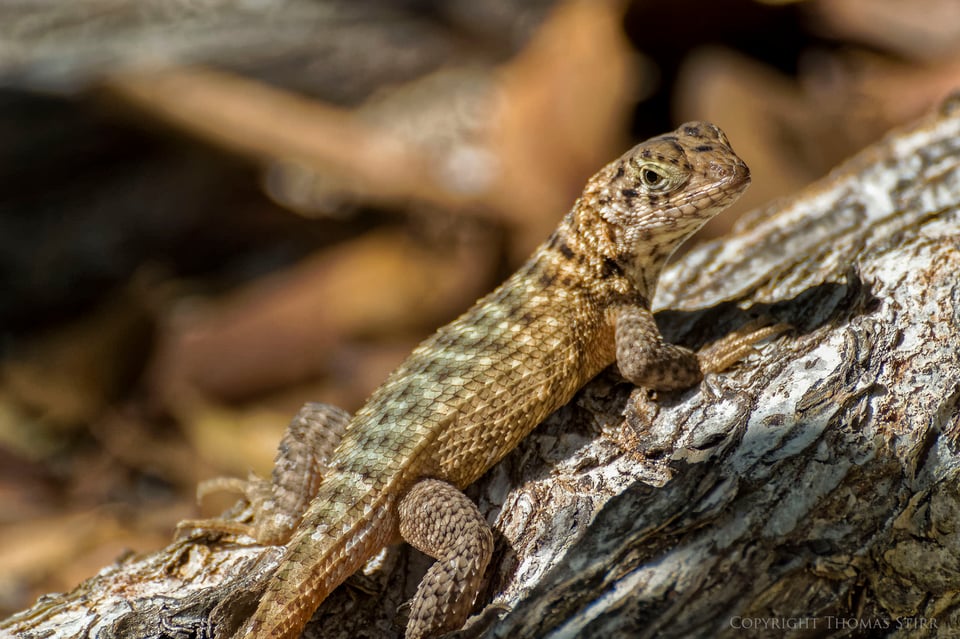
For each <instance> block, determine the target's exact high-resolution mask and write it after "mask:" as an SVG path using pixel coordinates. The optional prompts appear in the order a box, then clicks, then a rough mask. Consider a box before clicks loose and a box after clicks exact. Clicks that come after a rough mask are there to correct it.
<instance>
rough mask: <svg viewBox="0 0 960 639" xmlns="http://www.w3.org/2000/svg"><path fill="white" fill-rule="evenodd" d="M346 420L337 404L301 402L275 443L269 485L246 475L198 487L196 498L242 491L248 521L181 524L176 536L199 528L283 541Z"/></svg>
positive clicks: (307, 500) (303, 508)
mask: <svg viewBox="0 0 960 639" xmlns="http://www.w3.org/2000/svg"><path fill="white" fill-rule="evenodd" d="M349 420H350V415H349V413H347V412H346V411H344V410H342V409H340V408H337V407H336V406H331V405H329V404H321V403H317V402H310V403H307V404H304V406H303V407H302V408H301V409H300V411H299V412H298V413H297V414H296V416H295V417H294V418H293V419H292V420H291V421H290V425H289V426H287V430H286V432H285V433H284V435H283V437H282V438H281V440H280V445H279V446H278V449H277V457H276V460H275V462H274V465H273V474H272V476H271V480H270V481H267V480H265V479H263V478H261V477H258V476H256V475H254V474H252V473H251V476H250V477H249V479H247V480H246V481H244V480H241V479H238V478H231V477H218V478H215V479H210V480H207V481H205V482H202V483H201V484H200V485H199V486H198V487H197V498H198V499H203V497H204V496H205V495H208V494H210V493H211V492H214V491H217V490H229V491H233V492H239V493H241V494H242V495H243V496H244V497H245V498H246V500H247V501H248V502H249V504H250V508H251V510H252V512H253V517H252V518H253V522H252V523H251V524H247V523H242V522H238V521H233V520H229V519H200V520H186V521H182V522H180V523H179V524H178V525H177V532H178V535H179V534H180V533H181V532H183V531H185V530H190V529H201V530H209V531H214V532H225V533H230V534H243V535H250V536H251V537H254V538H256V540H257V541H258V542H260V543H262V544H271V545H278V544H283V543H285V542H286V541H288V540H289V539H290V536H291V535H292V534H293V531H294V529H295V528H296V527H297V525H298V524H299V523H300V520H301V518H302V517H303V513H304V512H305V511H306V509H307V506H308V505H309V504H310V501H311V500H312V499H313V497H314V496H315V495H316V494H317V490H318V489H319V487H320V483H321V481H322V480H323V475H324V473H325V471H326V469H327V464H328V462H329V460H330V456H331V455H332V454H333V449H334V448H336V446H337V444H338V443H339V442H340V438H341V437H342V436H343V431H344V429H345V428H346V426H347V423H348V422H349Z"/></svg>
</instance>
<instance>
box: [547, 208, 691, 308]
mask: <svg viewBox="0 0 960 639" xmlns="http://www.w3.org/2000/svg"><path fill="white" fill-rule="evenodd" d="M644 248H647V249H649V250H646V251H645V252H644V254H642V255H641V254H638V253H637V251H636V249H629V250H628V249H626V248H625V247H624V246H623V244H622V242H619V241H618V239H617V237H616V236H615V234H614V232H613V230H612V229H611V227H610V225H609V224H607V223H606V222H605V220H604V219H603V217H602V215H601V213H600V211H598V210H597V209H596V208H595V207H593V206H590V205H589V204H588V203H587V202H586V201H585V200H584V199H583V198H581V199H580V200H577V202H576V203H575V204H574V206H573V208H572V209H571V210H570V212H569V213H567V215H566V216H564V218H563V220H562V221H561V223H560V225H559V226H558V228H557V230H556V231H554V233H553V235H551V236H550V238H549V239H548V240H547V242H546V243H545V244H544V245H543V246H542V247H541V249H540V251H538V253H537V256H536V258H535V261H534V267H535V268H540V269H542V270H544V271H546V272H549V273H553V274H555V275H556V280H557V282H559V283H560V284H561V285H565V286H581V287H585V288H588V289H589V291H590V293H591V296H593V297H595V298H596V299H597V301H598V302H599V303H601V304H602V305H604V306H606V305H616V304H618V303H629V304H640V305H641V306H643V307H645V308H649V306H650V304H649V302H650V299H651V298H652V297H653V294H654V293H655V292H656V287H657V281H658V280H659V278H660V271H661V270H662V269H663V266H664V264H665V263H666V261H667V259H668V258H669V257H670V252H672V251H670V252H666V251H665V250H663V248H662V245H653V244H651V245H650V246H649V247H647V246H645V247H644Z"/></svg>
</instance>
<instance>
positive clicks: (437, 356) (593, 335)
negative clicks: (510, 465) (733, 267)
mask: <svg viewBox="0 0 960 639" xmlns="http://www.w3.org/2000/svg"><path fill="white" fill-rule="evenodd" d="M749 183H750V171H749V169H748V168H747V165H746V164H745V163H744V162H743V161H742V160H741V159H740V158H739V157H738V156H737V155H736V154H735V153H734V151H733V149H732V148H731V146H730V143H729V141H728V140H727V138H726V136H725V135H724V133H723V132H722V131H721V130H720V129H719V128H718V127H716V126H715V125H713V124H710V123H707V122H689V123H686V124H683V125H682V126H680V127H679V128H678V129H676V130H675V131H673V132H671V133H667V134H663V135H660V136H658V137H654V138H651V139H649V140H647V141H646V142H642V143H640V144H638V145H637V146H635V147H633V148H632V149H630V150H629V151H627V152H626V153H625V154H624V155H622V156H621V157H620V158H618V159H616V160H614V161H613V162H611V163H609V164H607V165H606V166H605V167H603V168H602V169H601V170H600V171H599V172H598V173H597V174H596V175H594V176H593V177H592V178H590V180H588V182H587V184H586V186H585V188H584V190H583V193H582V195H581V196H580V197H579V198H578V199H577V200H576V202H575V203H574V205H573V207H572V209H571V210H570V211H569V212H568V213H567V214H566V215H565V216H564V218H563V219H562V221H561V222H560V224H559V227H558V228H557V229H556V230H555V231H554V233H553V234H552V235H551V236H550V237H549V239H548V240H547V241H546V242H544V243H543V244H542V245H541V246H540V247H538V248H537V249H536V251H535V252H534V253H533V255H532V257H531V258H530V259H529V260H528V261H527V262H526V263H525V264H524V265H523V266H522V267H521V268H520V269H519V270H518V271H517V272H516V273H514V274H513V275H512V276H511V277H510V278H509V279H507V280H506V281H505V282H504V283H503V284H502V285H501V286H500V287H499V288H497V289H496V290H495V291H493V292H492V293H490V294H488V295H487V296H485V297H483V298H482V299H480V300H479V301H478V302H477V303H476V304H475V305H474V306H473V307H472V308H470V309H469V310H468V311H466V312H465V313H464V314H463V315H461V316H460V317H459V318H458V319H456V320H455V321H453V322H451V323H450V324H447V325H446V326H444V327H442V328H440V329H439V330H437V332H436V333H435V334H433V336H431V337H429V338H428V339H426V340H425V341H424V342H423V343H421V344H420V345H419V346H418V347H417V348H416V349H415V350H414V351H413V353H412V354H411V355H410V356H409V357H408V358H407V359H406V360H405V361H404V362H403V363H402V364H400V366H399V367H398V368H397V369H396V370H395V371H393V373H391V374H390V375H389V377H388V378H387V380H386V381H385V382H384V383H383V384H382V385H381V386H380V387H379V388H377V389H376V390H375V391H374V392H373V394H372V395H371V396H370V397H369V399H368V400H367V402H366V403H365V404H364V405H363V406H362V407H361V408H360V409H359V410H358V411H357V412H356V414H354V415H353V416H352V417H351V416H349V415H348V414H347V413H346V412H345V411H342V410H340V409H337V408H334V407H330V406H326V405H323V404H308V405H307V406H306V407H305V408H304V409H303V410H302V411H301V414H300V415H298V417H297V418H295V419H294V420H293V422H292V423H291V426H290V428H289V429H288V432H287V434H286V435H285V436H284V438H283V440H282V441H281V445H280V452H279V453H278V456H277V463H276V465H275V467H274V471H273V476H272V477H273V480H272V482H270V481H267V480H263V479H258V478H256V477H255V476H254V477H251V479H250V480H249V481H247V482H243V481H240V480H229V479H226V480H212V481H210V482H208V483H206V484H205V485H202V486H201V488H200V489H199V490H198V492H200V493H202V492H206V491H209V490H213V489H222V488H227V489H231V490H239V491H242V492H243V493H245V495H246V496H247V499H248V501H249V503H250V506H251V507H252V508H251V509H252V511H253V512H254V516H253V524H244V523H240V522H231V521H228V520H202V521H187V522H182V523H181V527H188V526H197V527H203V528H208V529H209V528H214V529H219V530H222V531H226V532H235V533H243V534H249V535H251V536H253V537H255V538H256V539H257V540H258V542H260V543H264V544H286V545H285V549H284V551H283V553H282V555H281V558H280V561H279V564H278V567H277V569H276V572H275V573H274V574H273V576H272V577H271V578H270V580H269V582H268V584H267V587H266V591H265V593H264V595H263V597H262V598H261V600H260V602H259V604H258V607H257V608H256V611H255V612H254V613H253V615H252V616H251V617H250V618H249V619H248V620H247V621H246V622H245V624H244V625H243V626H242V627H241V628H240V629H239V631H238V632H237V634H235V635H234V637H235V638H237V639H240V638H243V639H289V638H293V637H296V636H298V635H299V633H300V632H301V631H302V629H303V627H304V626H305V624H306V623H307V621H309V619H310V617H311V616H312V614H313V613H314V611H315V610H316V608H317V607H318V606H319V604H320V603H321V602H322V601H323V600H324V599H325V598H326V597H327V596H328V595H329V594H330V592H332V591H333V589H334V588H336V587H337V586H338V585H339V584H341V583H342V582H343V581H344V580H346V578H347V577H349V576H350V575H351V574H353V573H354V572H355V571H357V570H358V569H359V568H360V567H362V566H363V564H364V563H365V562H366V561H367V560H368V559H370V558H371V557H372V556H373V555H374V554H376V553H377V552H379V551H380V549H382V548H383V547H384V546H386V545H388V544H391V543H395V542H396V541H398V539H402V540H404V541H406V542H407V543H409V544H411V545H412V546H414V547H415V548H417V549H419V550H420V551H422V552H424V553H425V554H427V555H429V556H431V557H433V558H435V559H436V560H437V561H436V562H435V563H434V564H432V566H431V567H430V568H429V569H428V571H427V573H426V575H425V576H424V578H423V580H422V581H421V583H420V585H419V587H418V588H417V591H416V594H415V596H414V598H413V600H412V603H411V605H410V615H409V618H408V622H407V627H406V639H429V638H432V637H436V636H437V635H439V634H442V633H444V632H448V631H451V630H456V629H458V628H460V627H461V626H462V625H463V624H464V622H465V621H466V619H467V617H468V616H469V613H470V611H471V609H472V607H473V604H474V599H475V598H476V596H477V593H478V591H479V589H480V585H481V580H482V578H483V574H484V570H485V569H486V567H487V565H488V563H489V562H490V559H491V555H492V552H493V534H492V530H491V528H490V525H489V524H488V523H487V521H486V520H485V518H484V517H483V516H482V515H481V513H480V511H479V510H478V508H477V506H476V505H475V504H473V502H471V501H470V499H469V498H467V497H466V495H464V494H463V492H462V490H463V489H464V488H465V487H466V486H468V485H469V484H471V483H472V482H474V481H475V480H477V479H478V478H479V477H480V476H481V475H483V474H484V473H485V472H486V471H487V470H488V469H490V468H491V467H492V466H493V465H494V464H496V463H497V462H498V461H499V460H500V459H502V458H503V457H504V456H505V455H506V454H507V453H508V452H510V451H511V450H512V449H513V448H514V447H515V446H516V445H517V444H518V443H519V442H520V440H522V439H523V438H524V437H525V436H526V435H527V434H528V433H529V432H530V431H532V430H533V429H534V428H535V427H536V426H537V425H538V424H539V423H540V422H541V421H543V420H544V419H545V418H546V417H547V416H548V415H549V414H550V413H552V412H553V411H554V410H556V409H558V408H559V407H561V406H563V405H564V404H566V403H567V402H568V401H570V400H571V399H572V397H573V396H574V394H575V393H576V392H577V391H578V390H579V389H580V388H581V387H582V386H583V385H585V384H586V383H587V382H588V381H589V380H590V379H592V378H593V377H594V376H596V375H597V374H598V373H599V372H600V371H602V370H603V369H605V368H607V367H608V366H610V365H612V364H614V363H616V365H617V367H618V368H619V371H620V374H621V375H622V376H623V377H624V378H626V379H627V380H628V381H630V382H632V383H633V384H635V385H637V386H639V387H643V388H646V389H649V390H651V391H671V390H679V389H686V388H689V387H692V386H694V385H696V384H697V383H699V382H700V381H701V380H702V379H703V375H704V373H705V372H716V371H720V370H724V369H725V368H726V367H727V366H729V365H730V364H731V363H733V362H735V361H737V360H738V359H740V358H741V357H742V355H743V354H744V347H748V346H749V345H750V344H752V343H753V342H754V341H757V340H759V339H763V338H764V337H767V336H769V335H770V334H772V332H771V331H768V330H759V331H756V332H755V334H751V335H748V336H746V337H744V336H728V337H733V339H730V340H728V341H727V342H726V347H724V344H721V342H724V339H721V340H719V342H718V343H716V344H715V345H714V347H713V348H712V350H711V351H710V355H704V353H705V352H706V351H701V356H700V357H698V355H697V353H695V352H693V351H692V350H689V349H687V348H684V347H681V346H678V345H674V344H670V343H667V342H666V341H665V340H664V339H663V337H662V336H661V334H660V332H659V329H658V328H657V325H656V323H655V321H654V317H653V314H652V311H651V299H652V297H653V295H654V293H655V291H656V287H657V282H658V279H659V276H660V273H661V270H662V269H663V267H664V265H665V263H666V262H667V260H668V258H669V257H670V256H671V255H672V254H673V253H674V251H675V250H676V249H677V247H678V246H680V244H682V243H683V242H684V241H685V240H686V239H687V238H688V237H689V236H690V235H692V234H693V233H694V232H695V231H697V230H698V229H699V228H700V227H701V226H702V225H703V224H704V223H705V222H706V221H707V220H709V219H711V218H712V217H714V216H715V215H716V214H718V213H719V212H720V211H722V210H723V209H725V208H726V207H727V206H729V205H730V204H731V203H732V202H733V201H735V200H736V199H737V198H738V197H739V196H740V194H741V193H742V192H743V191H744V190H745V189H746V187H747V186H748V185H749Z"/></svg>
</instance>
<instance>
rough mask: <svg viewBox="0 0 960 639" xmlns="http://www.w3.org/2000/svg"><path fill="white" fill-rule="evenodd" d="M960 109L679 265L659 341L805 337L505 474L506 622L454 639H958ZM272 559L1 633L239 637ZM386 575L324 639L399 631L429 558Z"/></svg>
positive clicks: (107, 594) (553, 429)
mask: <svg viewBox="0 0 960 639" xmlns="http://www.w3.org/2000/svg"><path fill="white" fill-rule="evenodd" d="M958 107H960V102H958V101H953V102H950V103H948V104H946V105H945V106H944V107H943V109H942V111H941V113H939V114H937V115H935V116H932V117H931V118H929V119H928V120H926V121H924V122H921V123H919V124H918V125H916V126H915V127H913V128H911V129H908V130H904V131H901V132H898V133H895V134H893V135H891V136H890V137H888V138H887V139H886V140H884V141H883V142H881V143H879V144H877V145H876V146H874V147H872V148H871V149H868V150H867V151H865V152H864V153H862V154H860V155H859V156H857V157H856V158H854V159H852V160H851V161H849V162H848V163H846V164H845V165H843V166H841V167H840V168H839V169H838V170H837V171H835V172H834V173H833V174H832V175H830V176H829V177H827V178H826V179H824V180H823V181H822V182H820V183H818V184H815V185H813V186H811V187H810V188H808V189H807V190H806V191H805V192H803V193H801V194H799V195H798V196H796V197H795V198H793V199H790V200H787V201H783V202H778V203H775V204H773V205H771V206H769V207H767V208H766V209H764V210H761V211H758V212H757V213H755V214H753V215H751V216H750V217H749V219H746V220H744V221H743V222H742V223H741V224H740V227H739V228H738V230H737V231H736V232H735V233H734V234H733V235H732V236H731V237H728V238H726V239H724V240H722V241H720V242H717V243H714V244H711V245H705V246H702V247H700V248H699V249H697V250H695V251H694V252H692V253H690V254H688V255H686V256H685V257H684V258H683V259H682V260H680V261H679V262H678V263H677V264H676V265H674V266H673V267H672V268H671V269H669V271H668V273H666V274H665V276H664V278H663V281H662V284H661V291H660V296H659V298H658V301H659V304H660V306H662V307H670V308H671V309H674V310H671V311H669V312H666V311H665V312H662V313H660V314H659V316H658V320H660V321H661V323H662V326H663V329H664V332H665V334H666V335H667V337H668V338H669V339H671V340H673V341H677V342H680V343H685V344H689V345H693V346H698V345H701V344H703V343H705V342H708V341H710V340H712V339H714V338H716V337H718V336H720V335H722V334H724V333H725V332H727V331H729V330H731V329H733V328H736V327H737V326H739V325H741V324H743V323H745V322H746V321H748V320H749V319H751V318H753V317H757V316H767V317H772V318H774V319H776V320H779V321H785V322H789V323H791V324H792V325H793V326H794V327H795V331H794V332H792V333H791V334H788V335H784V336H780V337H778V338H776V339H774V340H772V341H771V342H769V343H767V344H764V345H762V346H760V347H759V349H758V352H757V353H756V354H755V355H752V356H750V357H749V358H748V359H747V360H745V361H744V362H742V363H741V364H739V365H738V366H736V367H735V368H734V369H733V370H731V371H729V372H726V373H724V374H722V375H718V376H716V377H714V378H712V379H708V380H707V381H706V382H704V384H702V385H701V386H700V387H699V388H696V389H692V390H689V391H686V392H682V393H673V394H661V395H660V396H659V397H656V398H650V397H648V395H647V393H645V392H643V391H637V390H635V389H632V388H631V387H630V386H629V385H628V384H626V383H624V382H623V381H622V380H620V379H619V378H618V377H617V376H616V375H615V374H614V373H612V372H608V373H605V374H603V375H601V376H600V377H599V378H598V379H596V380H594V381H593V382H592V383H591V384H590V385H588V386H587V387H586V388H585V389H584V390H583V391H582V392H581V393H580V394H579V395H578V396H577V398H576V399H575V400H574V401H573V402H572V403H571V404H570V405H568V406H567V407H565V408H563V409H561V410H560V411H558V412H557V413H556V414H554V415H553V416H552V417H551V418H550V419H549V420H548V422H547V423H546V424H544V425H543V426H542V427H540V428H539V429H538V430H537V431H536V432H535V433H534V435H532V436H531V437H529V438H528V440H527V441H525V442H524V443H523V444H522V445H521V446H520V447H519V448H518V449H517V450H516V451H515V452H514V453H513V454H512V455H510V456H509V457H508V458H507V459H506V460H504V462H503V463H501V464H500V465H498V466H497V467H496V468H494V469H493V470H492V471H491V472H490V473H488V474H487V476H485V477H484V478H483V479H482V480H481V481H480V482H479V483H478V484H477V485H476V486H475V487H473V488H472V489H471V490H472V494H473V496H474V497H476V498H477V499H478V502H479V503H480V505H481V508H482V510H483V511H484V512H485V513H487V514H488V517H489V518H490V519H491V520H494V519H495V520H496V527H497V531H498V540H497V550H496V555H495V559H494V566H493V569H492V570H491V578H490V583H489V585H488V587H487V589H486V592H485V594H484V599H483V601H482V602H480V604H478V607H480V606H482V605H484V604H487V605H488V606H489V607H488V608H487V613H486V614H485V615H484V616H483V617H482V620H481V621H482V623H481V622H477V623H474V624H473V626H472V629H471V630H468V631H465V632H463V633H457V634H461V635H463V636H474V635H481V636H484V637H556V638H560V637H647V636H658V637H697V636H702V637H715V636H719V637H724V636H730V637H733V636H737V637H742V636H771V635H774V636H820V635H826V634H829V635H834V636H842V635H845V634H846V635H851V636H854V635H856V636H859V635H862V634H864V632H865V630H864V629H865V628H881V629H884V630H885V632H886V633H887V634H890V635H892V636H935V635H937V633H938V632H939V633H940V636H943V635H945V634H948V633H949V632H950V630H949V629H950V628H951V627H955V628H960V609H958V606H957V602H958V600H960V559H958V557H960V498H958V495H960V491H958V489H957V487H956V478H957V474H958V469H960V416H958V409H957V403H958V397H960V384H958V382H960V361H958V360H960V349H958V348H957V344H958V343H960V287H958V286H957V284H956V274H957V273H958V272H960V108H958ZM601 433H605V434H607V435H611V436H612V437H604V436H601ZM613 439H616V440H617V441H619V442H620V444H619V445H618V444H615V443H613ZM624 442H627V443H629V444H631V449H632V451H633V452H631V453H624V452H623V449H622V448H621V446H622V445H623V443H624ZM277 556H278V553H277V551H276V549H268V550H267V551H264V550H263V549H261V548H258V547H256V546H250V545H244V544H243V543H241V542H239V541H238V542H237V543H236V544H228V543H226V542H220V543H215V542H212V541H208V540H203V539H196V540H189V541H186V542H179V543H176V544H173V545H171V546H169V547H168V548H166V549H164V550H161V551H158V552H157V553H154V554H152V555H148V556H146V557H141V558H133V559H128V560H125V561H123V562H121V563H119V564H117V565H115V566H111V567H109V568H106V569H105V570H104V571H103V572H102V573H101V574H100V575H98V576H97V577H95V578H93V579H91V580H89V581H88V582H86V583H84V584H82V585H81V586H80V587H78V588H77V590H75V591H74V592H72V593H68V594H66V595H58V596H55V597H50V598H45V599H44V600H42V601H40V602H38V604H37V605H36V606H35V607H34V608H33V609H31V610H28V611H25V612H23V613H21V614H19V615H16V616H14V617H12V618H10V619H8V620H6V621H4V622H0V631H6V632H10V633H23V635H22V636H25V637H39V636H41V635H42V636H58V637H93V636H97V637H120V636H122V637H148V636H157V635H159V634H162V635H165V636H188V635H191V633H193V634H200V635H201V636H208V635H214V636H222V635H221V634H220V633H222V632H226V631H229V629H230V628H231V627H232V626H233V625H234V624H235V623H236V622H237V620H238V619H239V617H240V616H242V614H244V612H245V611H247V610H248V609H249V607H250V605H251V604H252V603H253V602H254V601H255V599H256V596H257V594H258V592H259V589H260V588H262V585H263V583H264V580H265V578H266V576H268V575H269V572H270V570H271V569H272V567H273V566H274V565H275V562H276V559H277ZM381 559H382V561H381V563H380V565H379V567H375V568H373V569H372V570H371V573H370V575H369V576H367V577H360V578H354V579H352V580H351V581H350V582H348V585H347V586H345V587H342V588H340V589H339V590H338V591H337V592H336V593H335V594H334V596H332V597H331V598H330V599H328V600H327V601H326V602H325V603H324V604H323V606H321V609H320V611H319V612H318V614H317V616H316V617H315V621H314V623H313V624H312V625H311V626H310V627H309V628H308V631H307V636H310V637H324V638H329V637H352V638H357V637H398V636H400V635H401V629H400V628H401V627H400V626H399V625H398V624H397V623H396V622H395V621H394V615H395V610H396V607H397V605H398V604H399V603H400V602H401V601H403V600H404V599H406V598H409V596H410V595H411V594H412V592H413V589H414V588H415V586H416V583H417V580H418V579H419V576H420V574H422V570H423V568H424V567H425V565H426V561H425V560H424V559H423V558H422V557H420V556H417V555H416V554H415V553H413V552H411V551H409V550H406V549H404V550H400V551H398V550H396V549H393V550H390V551H389V552H387V553H385V554H384V555H383V556H382V557H381ZM364 582H365V583H364ZM364 591H366V592H367V594H365V593H364ZM506 609H510V610H511V612H509V613H507V614H506V615H505V616H504V617H503V618H502V619H497V618H496V615H495V614H494V613H497V612H502V611H504V610H506ZM475 621H477V620H475ZM49 631H52V632H53V634H51V635H47V634H45V633H47V632H49Z"/></svg>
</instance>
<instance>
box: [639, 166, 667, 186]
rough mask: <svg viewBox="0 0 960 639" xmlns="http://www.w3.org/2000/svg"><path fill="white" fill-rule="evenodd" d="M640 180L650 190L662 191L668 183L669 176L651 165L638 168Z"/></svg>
mask: <svg viewBox="0 0 960 639" xmlns="http://www.w3.org/2000/svg"><path fill="white" fill-rule="evenodd" d="M640 181H641V182H642V183H643V185H644V186H645V187H647V188H648V189H650V190H651V191H662V190H663V189H665V188H667V187H668V186H669V185H670V178H669V176H667V175H666V174H665V173H663V172H662V171H660V170H658V169H657V168H656V167H654V166H651V165H649V164H648V165H646V166H644V167H641V168H640Z"/></svg>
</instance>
